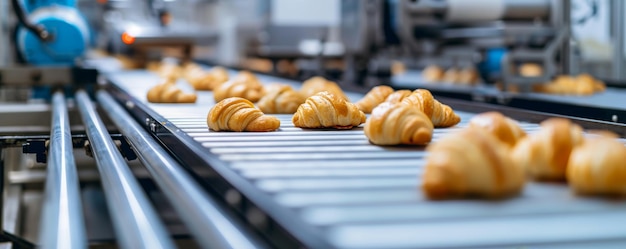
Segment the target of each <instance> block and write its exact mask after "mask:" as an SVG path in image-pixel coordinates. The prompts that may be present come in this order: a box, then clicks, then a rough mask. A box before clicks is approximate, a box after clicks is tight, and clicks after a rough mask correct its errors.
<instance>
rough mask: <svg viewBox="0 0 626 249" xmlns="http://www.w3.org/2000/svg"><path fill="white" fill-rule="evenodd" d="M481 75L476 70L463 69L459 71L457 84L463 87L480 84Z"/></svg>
mask: <svg viewBox="0 0 626 249" xmlns="http://www.w3.org/2000/svg"><path fill="white" fill-rule="evenodd" d="M478 79H479V75H478V71H476V69H475V68H473V67H469V68H463V69H461V70H459V72H458V76H457V82H456V83H457V84H461V85H472V86H473V85H476V84H477V83H478Z"/></svg>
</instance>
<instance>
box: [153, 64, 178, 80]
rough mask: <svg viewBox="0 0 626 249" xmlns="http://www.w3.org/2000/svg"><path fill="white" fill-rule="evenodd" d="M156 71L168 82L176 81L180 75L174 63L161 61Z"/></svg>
mask: <svg viewBox="0 0 626 249" xmlns="http://www.w3.org/2000/svg"><path fill="white" fill-rule="evenodd" d="M157 73H158V74H159V76H161V77H162V78H164V79H165V80H166V81H168V82H176V80H178V77H180V73H181V69H180V67H179V66H178V65H176V64H175V63H171V62H162V63H161V66H159V69H158V72H157Z"/></svg>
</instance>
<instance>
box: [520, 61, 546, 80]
mask: <svg viewBox="0 0 626 249" xmlns="http://www.w3.org/2000/svg"><path fill="white" fill-rule="evenodd" d="M519 74H520V75H521V76H524V77H539V76H541V75H542V74H543V68H541V66H540V65H539V64H536V63H525V64H522V65H521V66H520V67H519Z"/></svg>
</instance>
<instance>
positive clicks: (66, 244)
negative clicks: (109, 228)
mask: <svg viewBox="0 0 626 249" xmlns="http://www.w3.org/2000/svg"><path fill="white" fill-rule="evenodd" d="M65 101H66V100H65V95H63V93H62V92H56V93H54V94H53V96H52V122H51V123H52V130H51V132H50V148H49V152H48V153H49V154H48V155H49V156H48V174H47V177H46V186H45V197H44V203H43V205H44V208H43V214H42V218H41V223H40V230H39V231H40V235H39V241H40V245H41V247H42V248H68V249H69V248H87V237H86V235H85V221H84V220H83V208H82V205H81V200H80V186H79V182H78V174H77V173H76V162H75V161H74V154H73V145H72V134H71V132H70V124H69V122H70V120H69V117H68V111H67V105H66V103H65Z"/></svg>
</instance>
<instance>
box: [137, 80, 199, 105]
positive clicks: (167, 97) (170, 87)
mask: <svg viewBox="0 0 626 249" xmlns="http://www.w3.org/2000/svg"><path fill="white" fill-rule="evenodd" d="M146 98H147V99H148V102H151V103H195V102H196V99H197V95H196V94H195V93H184V92H183V91H182V90H180V89H179V88H178V87H176V85H175V84H173V83H167V82H166V83H162V84H158V85H156V86H154V87H152V88H150V90H148V94H147V96H146Z"/></svg>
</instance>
